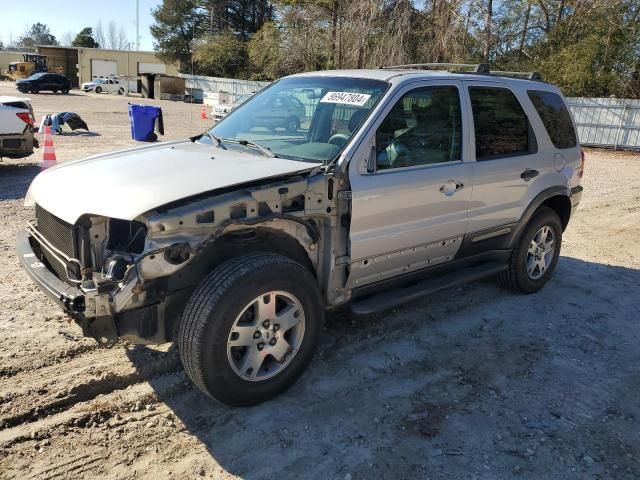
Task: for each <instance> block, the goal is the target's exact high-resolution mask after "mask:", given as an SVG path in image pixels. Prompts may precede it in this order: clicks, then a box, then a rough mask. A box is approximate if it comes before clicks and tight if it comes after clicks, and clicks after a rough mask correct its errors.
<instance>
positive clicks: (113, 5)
mask: <svg viewBox="0 0 640 480" xmlns="http://www.w3.org/2000/svg"><path fill="white" fill-rule="evenodd" d="M160 3H161V1H160V0H140V49H141V50H153V39H152V37H151V33H150V32H149V26H150V25H151V24H152V23H153V17H152V16H151V13H150V12H151V8H153V7H155V6H156V5H158V4H160ZM100 20H101V21H102V24H103V26H104V27H106V25H107V24H108V23H109V22H110V21H111V20H113V21H115V22H116V23H117V24H118V25H124V28H125V30H126V32H127V34H128V36H129V41H130V42H132V43H133V44H135V36H136V26H135V22H136V0H62V1H60V2H57V1H51V0H0V39H2V42H3V43H4V44H5V45H7V44H9V43H10V39H11V37H13V41H14V42H15V41H16V40H17V39H18V37H20V36H21V35H22V33H23V32H24V31H25V30H26V29H27V28H28V27H29V26H30V25H31V24H33V23H36V22H40V23H45V24H47V25H48V26H49V28H50V29H51V33H53V34H54V35H55V36H56V38H57V39H58V40H59V39H60V38H61V37H62V36H63V35H64V34H65V33H66V32H72V33H73V34H74V35H75V34H76V33H78V32H79V31H80V30H82V29H83V28H84V27H92V28H95V26H96V24H97V23H98V21H100Z"/></svg>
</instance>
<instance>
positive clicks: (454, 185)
mask: <svg viewBox="0 0 640 480" xmlns="http://www.w3.org/2000/svg"><path fill="white" fill-rule="evenodd" d="M463 188H464V183H462V182H456V181H455V180H448V181H447V183H445V184H444V185H442V186H441V187H440V192H441V193H443V194H445V195H446V196H447V197H450V196H451V195H453V194H454V193H456V192H459V191H460V190H462V189H463Z"/></svg>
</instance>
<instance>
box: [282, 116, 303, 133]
mask: <svg viewBox="0 0 640 480" xmlns="http://www.w3.org/2000/svg"><path fill="white" fill-rule="evenodd" d="M285 130H286V131H287V132H289V133H295V132H297V131H298V130H300V120H298V118H297V117H289V118H288V119H287V125H286V126H285Z"/></svg>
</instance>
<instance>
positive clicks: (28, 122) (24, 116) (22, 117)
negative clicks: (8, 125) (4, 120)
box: [16, 112, 33, 127]
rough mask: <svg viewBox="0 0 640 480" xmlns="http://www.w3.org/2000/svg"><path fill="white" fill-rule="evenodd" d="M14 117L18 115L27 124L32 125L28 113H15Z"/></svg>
mask: <svg viewBox="0 0 640 480" xmlns="http://www.w3.org/2000/svg"><path fill="white" fill-rule="evenodd" d="M16 117H18V118H19V119H20V120H22V121H23V122H24V123H26V124H27V125H31V126H32V127H33V119H32V118H31V115H29V114H28V113H27V112H19V113H16Z"/></svg>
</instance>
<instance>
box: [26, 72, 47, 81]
mask: <svg viewBox="0 0 640 480" xmlns="http://www.w3.org/2000/svg"><path fill="white" fill-rule="evenodd" d="M44 74H45V72H41V73H34V74H33V75H31V76H30V77H29V80H37V79H38V78H40V77H41V76H43V75H44Z"/></svg>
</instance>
